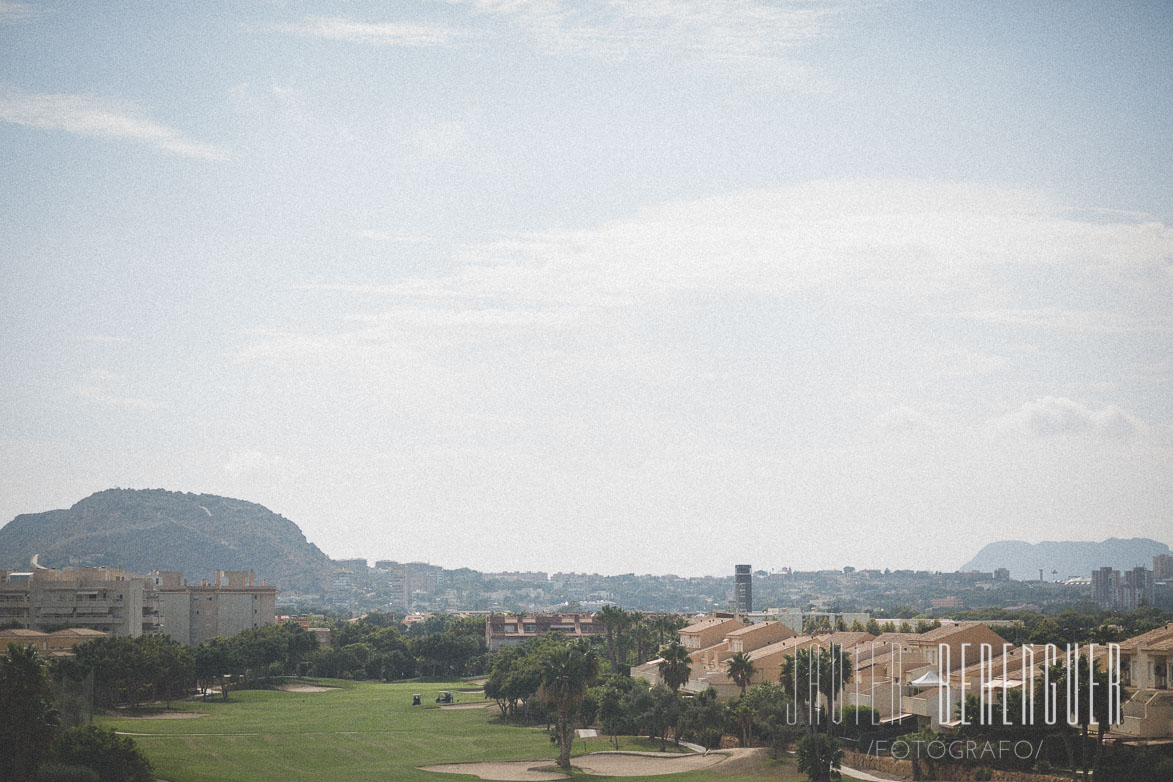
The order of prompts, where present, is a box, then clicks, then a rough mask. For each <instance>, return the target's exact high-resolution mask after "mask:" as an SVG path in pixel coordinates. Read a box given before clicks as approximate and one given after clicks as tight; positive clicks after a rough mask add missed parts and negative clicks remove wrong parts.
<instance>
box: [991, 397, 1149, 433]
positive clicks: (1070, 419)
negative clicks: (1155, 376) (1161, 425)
mask: <svg viewBox="0 0 1173 782" xmlns="http://www.w3.org/2000/svg"><path fill="white" fill-rule="evenodd" d="M994 423H995V425H996V427H997V428H998V429H999V430H1000V431H1002V432H1007V433H1015V434H1024V435H1029V436H1033V437H1055V436H1060V435H1088V436H1093V437H1097V438H1103V439H1109V440H1120V441H1125V442H1127V441H1130V440H1132V439H1133V438H1134V437H1135V436H1136V435H1137V434H1138V433H1139V432H1140V431H1141V430H1142V429H1144V424H1143V423H1142V422H1141V421H1140V420H1139V419H1137V418H1136V417H1135V416H1133V415H1131V414H1130V413H1128V412H1125V411H1124V410H1121V409H1120V408H1119V407H1117V406H1116V405H1104V406H1102V407H1099V408H1091V407H1088V406H1087V405H1084V404H1082V403H1080V402H1076V401H1074V400H1072V399H1068V398H1066V397H1056V396H1047V397H1043V398H1041V399H1036V400H1034V401H1032V402H1027V403H1025V404H1024V405H1022V407H1020V408H1018V409H1017V410H1015V411H1014V412H1012V413H1009V414H1007V415H1005V416H1002V417H1001V418H999V419H996V420H995V422H994Z"/></svg>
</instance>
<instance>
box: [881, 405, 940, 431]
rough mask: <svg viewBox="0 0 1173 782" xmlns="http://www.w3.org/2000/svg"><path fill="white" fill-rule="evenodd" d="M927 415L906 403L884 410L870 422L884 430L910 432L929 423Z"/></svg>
mask: <svg viewBox="0 0 1173 782" xmlns="http://www.w3.org/2000/svg"><path fill="white" fill-rule="evenodd" d="M929 420H930V419H929V417H928V416H927V415H925V414H924V413H922V412H920V411H919V410H916V409H914V408H912V407H909V406H908V405H900V406H898V407H893V408H891V409H889V410H885V411H884V412H883V413H881V414H880V415H878V416H876V417H875V419H874V420H873V421H872V423H873V424H874V425H875V427H876V428H877V429H881V430H883V431H885V432H912V431H917V430H920V429H924V428H925V427H927V426H928V425H929Z"/></svg>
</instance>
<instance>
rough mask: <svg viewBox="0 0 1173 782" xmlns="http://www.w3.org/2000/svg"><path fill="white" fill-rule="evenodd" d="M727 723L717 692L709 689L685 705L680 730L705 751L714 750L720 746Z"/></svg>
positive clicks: (727, 718)
mask: <svg viewBox="0 0 1173 782" xmlns="http://www.w3.org/2000/svg"><path fill="white" fill-rule="evenodd" d="M728 721H729V713H728V709H727V708H726V707H725V704H723V703H721V702H720V701H719V700H717V691H716V690H714V689H713V688H712V687H709V688H708V689H706V690H705V691H704V692H701V693H699V694H698V695H697V696H696V697H695V698H692V699H690V700H689V701H688V702H686V703H685V705H684V711H683V713H682V714H681V716H680V729H681V732H682V733H683V734H684V737H685V738H687V739H688V740H689V741H694V742H696V743H697V744H700V745H701V746H703V747H705V748H706V749H716V748H717V747H719V746H721V738H722V737H723V736H724V735H725V724H726V723H727V722H728Z"/></svg>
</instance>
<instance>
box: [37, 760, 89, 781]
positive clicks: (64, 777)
mask: <svg viewBox="0 0 1173 782" xmlns="http://www.w3.org/2000/svg"><path fill="white" fill-rule="evenodd" d="M35 779H36V782H101V781H102V778H101V777H100V776H98V772H97V771H94V770H93V769H92V768H90V767H89V766H67V765H64V764H62V763H46V764H45V765H43V766H41V767H40V768H39V769H37V776H36V777H35Z"/></svg>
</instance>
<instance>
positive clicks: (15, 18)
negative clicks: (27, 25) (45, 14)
mask: <svg viewBox="0 0 1173 782" xmlns="http://www.w3.org/2000/svg"><path fill="white" fill-rule="evenodd" d="M40 15H41V9H39V8H37V7H36V6H34V5H29V4H28V3H18V2H15V0H0V24H4V23H5V22H23V21H25V20H27V19H32V18H34V17H37V16H40Z"/></svg>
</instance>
